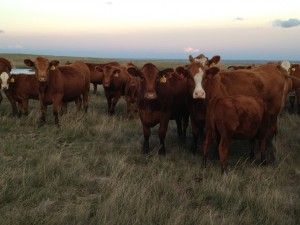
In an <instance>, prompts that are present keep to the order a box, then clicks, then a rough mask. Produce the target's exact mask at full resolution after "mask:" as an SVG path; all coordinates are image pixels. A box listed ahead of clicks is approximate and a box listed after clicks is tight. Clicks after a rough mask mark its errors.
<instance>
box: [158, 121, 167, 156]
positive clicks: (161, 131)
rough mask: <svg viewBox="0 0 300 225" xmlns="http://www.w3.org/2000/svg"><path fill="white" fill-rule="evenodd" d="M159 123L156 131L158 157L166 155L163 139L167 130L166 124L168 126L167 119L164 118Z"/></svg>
mask: <svg viewBox="0 0 300 225" xmlns="http://www.w3.org/2000/svg"><path fill="white" fill-rule="evenodd" d="M164 118H165V119H163V120H162V121H161V123H160V126H159V129H158V137H159V149H158V154H160V155H166V148H165V138H166V134H167V130H168V124H169V118H167V117H164Z"/></svg>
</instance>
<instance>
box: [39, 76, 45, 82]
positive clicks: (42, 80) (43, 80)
mask: <svg viewBox="0 0 300 225" xmlns="http://www.w3.org/2000/svg"><path fill="white" fill-rule="evenodd" d="M38 81H39V82H46V81H47V78H46V77H39V78H38Z"/></svg>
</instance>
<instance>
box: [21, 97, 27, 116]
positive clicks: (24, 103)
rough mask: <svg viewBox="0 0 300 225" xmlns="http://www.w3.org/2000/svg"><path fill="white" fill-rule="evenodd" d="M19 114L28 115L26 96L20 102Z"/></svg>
mask: <svg viewBox="0 0 300 225" xmlns="http://www.w3.org/2000/svg"><path fill="white" fill-rule="evenodd" d="M19 106H20V107H19V114H20V116H22V115H23V116H27V115H28V99H26V98H24V99H23V100H21V102H20V104H19Z"/></svg>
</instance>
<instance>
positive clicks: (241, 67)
mask: <svg viewBox="0 0 300 225" xmlns="http://www.w3.org/2000/svg"><path fill="white" fill-rule="evenodd" d="M254 67H255V65H254V64H253V65H249V66H228V67H227V69H229V70H242V69H247V70H250V69H253V68H254Z"/></svg>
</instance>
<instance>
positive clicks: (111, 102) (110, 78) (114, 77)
mask: <svg viewBox="0 0 300 225" xmlns="http://www.w3.org/2000/svg"><path fill="white" fill-rule="evenodd" d="M126 68H127V67H123V66H112V65H106V66H104V67H96V69H97V70H99V71H100V72H103V87H104V92H105V96H106V99H107V105H108V113H109V114H110V115H113V114H114V113H115V107H116V104H117V102H118V101H119V99H120V97H121V96H123V95H124V94H125V85H126V82H127V80H128V77H129V75H128V73H127V71H126Z"/></svg>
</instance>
